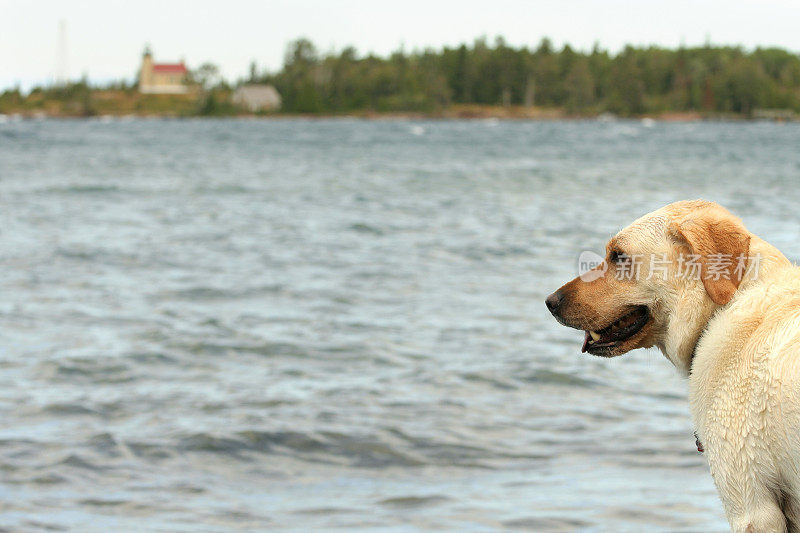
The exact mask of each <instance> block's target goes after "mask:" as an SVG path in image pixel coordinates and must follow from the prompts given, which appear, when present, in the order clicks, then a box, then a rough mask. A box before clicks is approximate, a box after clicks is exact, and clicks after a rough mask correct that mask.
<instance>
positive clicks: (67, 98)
mask: <svg viewBox="0 0 800 533" xmlns="http://www.w3.org/2000/svg"><path fill="white" fill-rule="evenodd" d="M0 114H2V115H12V116H20V117H25V118H34V117H55V118H76V117H91V116H118V117H119V116H140V117H166V118H170V117H171V118H180V117H204V116H206V117H320V118H321V117H356V118H364V119H414V118H419V119H422V118H441V119H509V120H568V119H587V118H597V117H602V116H604V115H603V114H601V113H600V112H597V111H585V112H582V113H568V112H567V111H566V110H565V109H563V108H558V107H537V106H534V107H524V106H490V105H478V104H453V105H450V106H447V107H441V108H439V109H434V110H430V111H428V112H402V111H401V112H378V111H373V110H369V109H365V110H359V111H353V112H348V113H338V114H331V113H321V114H297V113H282V112H271V113H267V112H264V113H256V114H254V113H250V112H248V111H245V110H243V109H240V108H237V107H235V106H233V105H232V104H231V103H230V91H228V90H216V91H213V92H211V93H201V92H199V91H195V92H192V93H189V94H182V95H167V94H141V93H139V92H138V91H137V90H135V89H132V88H124V89H102V90H101V89H88V88H86V89H83V90H81V89H80V88H78V89H77V90H75V89H73V90H70V91H59V90H56V89H53V90H48V91H41V90H40V91H34V92H32V93H30V94H28V95H22V94H20V93H18V92H14V91H6V92H5V93H3V94H2V95H0ZM634 118H652V119H655V120H665V121H696V120H720V119H722V120H736V119H747V118H753V117H748V116H744V115H739V114H719V113H699V112H663V113H648V114H642V115H636V116H635V117H634ZM755 118H774V119H779V120H793V119H796V117H794V116H783V115H781V116H776V117H771V116H769V115H768V114H767V115H766V116H758V117H755Z"/></svg>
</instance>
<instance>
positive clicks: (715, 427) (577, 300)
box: [546, 200, 800, 533]
mask: <svg viewBox="0 0 800 533" xmlns="http://www.w3.org/2000/svg"><path fill="white" fill-rule="evenodd" d="M546 304H547V307H548V308H549V309H550V312H551V313H553V315H554V316H555V317H556V319H557V320H558V321H559V322H561V323H562V324H564V325H565V326H569V327H572V328H576V329H579V330H584V331H585V335H584V337H585V338H584V344H583V351H585V352H589V353H591V354H594V355H598V356H602V357H616V356H618V355H622V354H624V353H625V352H628V351H630V350H634V349H636V348H649V347H652V346H656V347H658V349H659V350H661V352H662V353H663V354H664V355H665V356H666V357H667V359H669V360H670V361H671V362H672V364H674V365H675V366H676V367H677V368H678V370H679V371H680V372H681V373H683V374H684V375H686V376H688V378H689V403H690V407H691V413H692V418H693V420H694V424H695V427H696V429H697V433H698V436H699V439H700V442H701V443H702V444H703V446H704V447H705V452H706V456H707V457H708V462H709V465H710V467H711V474H712V476H713V477H714V482H715V483H716V486H717V489H718V491H719V494H720V496H721V499H722V502H723V505H724V506H725V513H726V515H727V517H728V521H729V522H730V525H731V528H732V530H733V531H736V532H753V533H760V532H773V531H778V532H779V531H787V530H788V531H800V269H798V268H796V267H795V266H793V265H792V264H791V263H790V262H789V261H788V260H787V259H786V257H784V256H783V254H781V253H780V252H779V251H778V250H777V249H776V248H775V247H773V246H772V245H770V244H768V243H767V242H765V241H763V240H762V239H760V238H758V237H757V236H755V235H753V234H752V233H750V232H749V231H747V229H746V228H745V227H744V225H743V224H742V222H741V221H740V220H739V219H738V218H736V217H734V216H733V215H731V213H729V212H728V211H727V210H726V209H724V208H723V207H721V206H719V205H717V204H714V203H711V202H706V201H702V200H696V201H684V202H677V203H674V204H670V205H668V206H666V207H663V208H661V209H659V210H658V211H655V212H653V213H650V214H649V215H645V216H644V217H642V218H640V219H638V220H636V221H635V222H634V223H633V224H631V225H630V226H628V227H627V228H625V229H623V230H622V231H620V232H619V233H618V234H617V235H615V236H614V237H613V238H612V239H611V240H610V241H609V242H608V245H607V255H606V257H605V260H604V261H603V263H602V264H600V265H599V266H598V267H597V268H596V269H594V270H591V271H589V272H587V273H584V274H583V275H581V276H579V277H578V278H576V279H574V280H572V281H570V282H569V283H567V284H566V285H564V286H563V287H561V288H560V289H558V290H557V291H556V292H554V293H553V294H551V295H550V296H548V297H547V300H546Z"/></svg>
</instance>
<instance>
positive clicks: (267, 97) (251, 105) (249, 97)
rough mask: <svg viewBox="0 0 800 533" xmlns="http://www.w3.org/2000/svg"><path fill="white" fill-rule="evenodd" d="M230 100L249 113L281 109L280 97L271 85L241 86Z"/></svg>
mask: <svg viewBox="0 0 800 533" xmlns="http://www.w3.org/2000/svg"><path fill="white" fill-rule="evenodd" d="M231 100H232V101H233V103H234V104H236V105H238V106H242V107H244V108H245V109H247V110H248V111H250V112H251V113H255V112H256V111H275V110H277V109H280V107H281V95H280V94H278V91H277V90H276V89H275V87H273V86H272V85H256V84H248V85H242V86H241V87H239V88H238V89H236V90H235V91H234V92H233V96H232V97H231Z"/></svg>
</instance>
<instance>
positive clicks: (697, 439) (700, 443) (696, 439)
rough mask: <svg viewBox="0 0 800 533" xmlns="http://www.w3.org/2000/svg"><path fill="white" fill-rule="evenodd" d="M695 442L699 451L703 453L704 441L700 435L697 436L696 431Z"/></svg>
mask: <svg viewBox="0 0 800 533" xmlns="http://www.w3.org/2000/svg"><path fill="white" fill-rule="evenodd" d="M694 443H695V445H696V446H697V451H698V452H700V453H703V452H704V451H705V449H704V448H703V443H702V442H700V437H698V436H697V432H696V431H695V432H694Z"/></svg>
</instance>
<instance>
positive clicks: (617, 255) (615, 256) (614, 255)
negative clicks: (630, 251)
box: [608, 250, 628, 264]
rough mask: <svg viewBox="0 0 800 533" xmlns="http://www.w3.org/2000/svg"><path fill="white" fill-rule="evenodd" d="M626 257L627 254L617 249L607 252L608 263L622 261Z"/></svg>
mask: <svg viewBox="0 0 800 533" xmlns="http://www.w3.org/2000/svg"><path fill="white" fill-rule="evenodd" d="M627 259H628V255H627V254H626V253H625V252H620V251H619V250H611V251H610V252H609V253H608V262H609V263H614V264H619V263H622V262H623V261H626V260H627Z"/></svg>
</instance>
